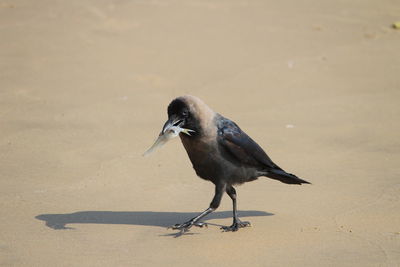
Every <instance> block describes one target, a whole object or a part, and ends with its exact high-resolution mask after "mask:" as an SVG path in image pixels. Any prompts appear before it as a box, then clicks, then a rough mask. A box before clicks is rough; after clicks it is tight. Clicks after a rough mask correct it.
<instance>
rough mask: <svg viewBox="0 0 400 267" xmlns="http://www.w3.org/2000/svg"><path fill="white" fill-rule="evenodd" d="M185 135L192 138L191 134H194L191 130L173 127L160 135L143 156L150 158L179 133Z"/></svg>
mask: <svg viewBox="0 0 400 267" xmlns="http://www.w3.org/2000/svg"><path fill="white" fill-rule="evenodd" d="M181 132H182V133H184V134H187V135H189V136H190V132H194V131H193V130H190V129H185V128H181V127H179V126H171V127H169V128H168V129H167V130H166V131H165V132H164V133H163V134H160V135H159V136H158V138H157V140H156V141H155V142H154V144H153V145H152V146H151V147H150V148H149V149H148V150H147V151H146V152H144V154H143V156H145V157H146V156H148V155H150V154H151V153H153V152H154V151H155V150H156V149H158V148H160V147H162V146H163V145H165V143H167V142H168V141H169V140H171V139H173V138H175V137H177V136H178V135H179V133H181Z"/></svg>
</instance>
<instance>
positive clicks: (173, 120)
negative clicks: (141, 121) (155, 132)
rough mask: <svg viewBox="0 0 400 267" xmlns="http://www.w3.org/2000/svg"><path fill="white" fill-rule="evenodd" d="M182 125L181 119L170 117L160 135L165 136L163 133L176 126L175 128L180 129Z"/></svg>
mask: <svg viewBox="0 0 400 267" xmlns="http://www.w3.org/2000/svg"><path fill="white" fill-rule="evenodd" d="M182 124H183V120H182V119H179V118H174V117H172V118H170V119H169V120H167V121H166V122H165V124H164V126H163V128H162V131H161V133H160V135H163V134H165V132H167V131H168V130H169V129H171V127H173V126H177V127H179V128H180V127H181V125H182Z"/></svg>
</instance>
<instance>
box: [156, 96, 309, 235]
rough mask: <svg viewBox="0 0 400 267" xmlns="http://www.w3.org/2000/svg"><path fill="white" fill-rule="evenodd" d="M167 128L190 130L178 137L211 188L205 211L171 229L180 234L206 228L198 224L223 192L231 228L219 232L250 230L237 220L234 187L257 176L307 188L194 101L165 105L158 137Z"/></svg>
mask: <svg viewBox="0 0 400 267" xmlns="http://www.w3.org/2000/svg"><path fill="white" fill-rule="evenodd" d="M171 127H181V128H186V129H190V130H191V132H190V135H188V134H184V133H180V134H179V137H180V138H181V141H182V143H183V146H184V147H185V149H186V152H187V154H188V156H189V158H190V161H191V162H192V164H193V168H194V170H195V171H196V174H197V175H198V176H199V177H201V178H203V179H205V180H208V181H210V182H212V183H213V184H214V185H215V195H214V198H213V199H212V201H211V203H210V206H209V208H208V209H206V210H205V211H204V212H202V213H200V214H199V215H198V216H196V217H194V218H192V219H191V220H189V221H187V222H185V223H182V224H176V225H173V226H172V227H171V228H172V229H178V230H180V231H181V233H184V232H186V231H188V230H189V229H190V228H191V227H192V226H193V225H194V226H200V227H201V226H204V225H206V224H205V223H203V222H200V220H201V219H202V218H203V217H204V216H206V215H207V214H209V213H211V212H213V211H214V210H216V209H217V208H218V206H219V204H220V202H221V198H222V195H223V194H224V193H225V192H226V193H227V194H228V195H229V197H230V198H231V199H232V202H233V224H232V225H231V226H227V227H222V229H223V230H224V231H237V230H238V229H239V228H242V227H246V226H250V223H249V222H244V221H241V220H240V219H239V218H238V214H237V207H236V190H235V188H234V187H233V186H235V185H239V184H243V183H245V182H250V181H254V180H256V179H257V178H258V177H260V176H265V177H268V178H271V179H275V180H278V181H281V182H283V183H286V184H309V182H307V181H305V180H302V179H300V178H299V177H297V176H295V175H293V174H290V173H287V172H285V171H284V170H283V169H282V168H280V167H279V166H278V165H276V164H275V163H274V162H272V160H271V159H270V158H269V157H268V155H267V154H266V153H265V152H264V150H263V149H262V148H261V147H260V146H259V145H258V144H257V143H256V142H255V141H253V139H251V138H250V137H249V136H248V135H247V134H246V133H245V132H244V131H242V130H241V129H240V128H239V126H238V125H237V124H236V123H234V122H233V121H231V120H229V119H227V118H225V117H223V116H222V115H220V114H218V113H216V112H214V111H213V110H212V109H211V108H209V107H208V106H207V105H206V104H205V103H204V102H203V101H201V100H200V99H199V98H197V97H194V96H181V97H178V98H176V99H174V100H173V101H172V102H171V103H170V104H169V106H168V121H167V122H166V123H165V125H164V127H163V129H162V132H161V134H162V133H165V132H167V131H168V129H169V128H171Z"/></svg>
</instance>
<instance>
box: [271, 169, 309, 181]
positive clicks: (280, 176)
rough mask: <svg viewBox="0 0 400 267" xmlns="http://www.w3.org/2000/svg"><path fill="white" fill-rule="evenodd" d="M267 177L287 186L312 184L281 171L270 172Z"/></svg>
mask: <svg viewBox="0 0 400 267" xmlns="http://www.w3.org/2000/svg"><path fill="white" fill-rule="evenodd" d="M265 176H267V177H269V178H272V179H275V180H279V181H281V182H282V183H285V184H311V183H310V182H307V181H305V180H303V179H300V178H299V177H297V176H296V175H294V174H291V173H287V172H285V171H284V170H280V169H271V170H268V173H267V174H266V175H265Z"/></svg>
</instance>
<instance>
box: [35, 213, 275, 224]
mask: <svg viewBox="0 0 400 267" xmlns="http://www.w3.org/2000/svg"><path fill="white" fill-rule="evenodd" d="M198 214H199V213H197V212H154V211H127V212H124V211H79V212H74V213H66V214H41V215H38V216H36V217H35V218H36V219H38V220H42V221H45V222H46V226H48V227H50V228H52V229H73V228H72V227H67V226H66V225H68V224H73V223H100V224H132V225H148V226H159V227H168V226H171V225H173V224H175V223H182V222H185V221H187V220H189V219H191V218H193V217H195V216H196V215H198ZM271 215H273V214H272V213H268V212H265V211H255V210H247V211H239V217H256V216H271ZM231 217H232V212H231V211H217V212H214V213H211V214H210V215H208V216H207V217H206V218H205V221H207V220H210V219H225V218H231Z"/></svg>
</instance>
